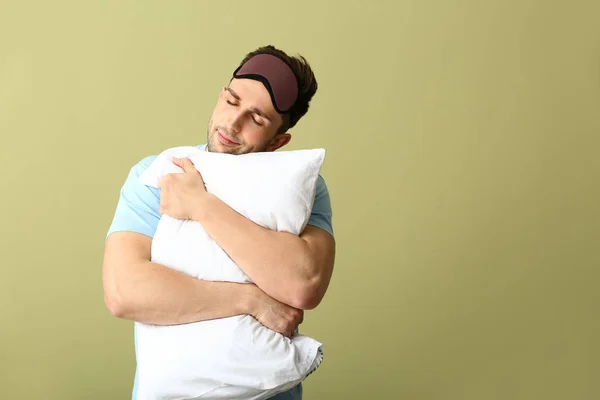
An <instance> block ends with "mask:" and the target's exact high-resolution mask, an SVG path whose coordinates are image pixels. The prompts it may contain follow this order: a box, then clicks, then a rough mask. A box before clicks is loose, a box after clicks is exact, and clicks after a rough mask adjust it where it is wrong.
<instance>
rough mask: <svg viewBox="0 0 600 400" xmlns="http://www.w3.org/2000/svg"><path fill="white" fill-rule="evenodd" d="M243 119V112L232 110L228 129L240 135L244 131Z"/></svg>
mask: <svg viewBox="0 0 600 400" xmlns="http://www.w3.org/2000/svg"><path fill="white" fill-rule="evenodd" d="M242 118H243V114H242V112H240V111H238V110H232V111H231V113H230V114H229V117H228V118H227V125H229V126H228V128H229V129H231V130H232V131H234V132H235V133H238V132H239V131H240V130H241V129H242Z"/></svg>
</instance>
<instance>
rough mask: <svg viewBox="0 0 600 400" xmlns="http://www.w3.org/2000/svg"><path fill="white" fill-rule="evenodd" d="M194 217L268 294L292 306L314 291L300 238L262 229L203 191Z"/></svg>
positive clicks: (309, 263)
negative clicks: (203, 197) (201, 201)
mask: <svg viewBox="0 0 600 400" xmlns="http://www.w3.org/2000/svg"><path fill="white" fill-rule="evenodd" d="M194 219H196V220H197V221H199V222H200V223H201V224H202V226H203V227H204V229H205V230H206V231H207V233H208V234H209V235H210V236H211V237H212V238H213V240H215V241H216V242H217V243H218V244H219V246H221V248H223V250H224V251H225V252H226V253H227V254H228V255H229V257H231V259H232V260H234V261H235V263H236V264H237V265H238V266H239V267H240V268H241V269H242V270H243V271H244V272H245V273H246V274H247V275H248V276H249V277H250V279H252V281H253V282H254V283H256V285H257V286H258V287H259V288H260V289H262V290H263V291H264V292H265V293H267V294H268V295H269V296H271V297H273V298H275V299H277V300H279V301H281V302H283V303H286V304H289V305H291V306H293V307H296V308H302V309H306V308H310V307H307V304H306V301H305V299H306V298H307V297H308V296H309V294H307V293H309V292H311V291H315V290H316V289H315V287H316V283H315V279H317V277H318V276H317V275H318V274H317V271H316V268H315V266H314V263H313V260H312V259H311V257H310V248H309V246H308V244H307V243H306V242H305V241H304V240H303V239H302V238H300V237H298V236H296V235H293V234H290V233H285V232H276V231H272V230H269V229H265V228H263V227H262V226H260V225H258V224H256V223H254V222H252V221H250V220H248V219H247V218H245V217H244V216H242V215H240V214H238V213H237V212H236V211H235V210H233V209H232V208H230V207H229V206H228V205H227V204H225V203H224V202H222V201H221V200H220V199H218V198H217V197H215V196H212V195H211V194H207V196H206V197H205V199H204V201H203V204H202V205H200V206H199V207H198V213H197V215H196V216H194Z"/></svg>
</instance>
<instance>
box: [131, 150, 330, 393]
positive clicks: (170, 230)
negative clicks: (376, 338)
mask: <svg viewBox="0 0 600 400" xmlns="http://www.w3.org/2000/svg"><path fill="white" fill-rule="evenodd" d="M324 156H325V150H324V149H308V150H292V151H280V152H268V153H250V154H244V155H230V154H222V153H211V152H206V151H202V150H199V149H198V148H196V147H191V146H183V147H174V148H170V149H168V150H165V151H164V152H162V153H161V154H159V155H158V156H157V157H156V159H155V160H154V161H153V163H152V164H151V165H150V166H149V167H148V168H147V169H146V170H145V171H144V172H143V173H142V174H141V176H140V177H139V180H140V182H142V183H143V184H145V185H148V186H152V187H157V184H158V182H159V180H160V179H161V178H162V177H163V176H164V175H165V174H168V173H182V172H183V171H182V169H181V168H179V167H177V166H176V165H175V164H173V162H172V158H173V157H181V158H184V157H188V158H190V160H191V161H192V163H193V164H194V166H195V167H196V169H197V170H198V171H200V173H201V175H202V178H203V179H204V182H205V186H206V189H207V191H208V192H210V193H213V194H214V195H215V196H217V197H218V198H219V199H221V200H222V201H223V202H225V203H226V204H228V205H229V206H230V207H231V208H233V209H234V210H235V211H237V212H238V213H240V214H241V215H243V216H245V217H246V218H248V219H250V220H251V221H253V222H255V223H257V224H259V225H261V226H263V227H265V228H268V229H271V230H276V231H281V232H289V233H292V234H295V235H299V234H300V233H301V232H302V230H303V229H304V227H305V226H306V224H307V222H308V219H309V217H310V214H311V210H312V206H313V202H314V197H315V190H316V182H317V178H318V175H319V171H320V168H321V165H322V163H323V161H324ZM151 257H152V261H153V262H156V263H159V264H162V265H165V266H167V267H169V268H172V269H175V270H178V271H181V272H183V273H186V274H188V275H190V276H193V277H195V278H197V279H202V280H209V281H228V282H238V283H250V282H251V280H250V279H249V278H248V276H247V275H246V274H245V273H244V272H243V271H242V270H241V269H240V268H239V267H238V266H237V265H236V264H235V262H233V260H231V259H230V258H229V256H228V255H227V254H226V253H225V252H224V251H223V250H222V249H221V247H220V246H219V245H218V244H217V243H216V242H215V241H214V240H213V239H212V238H210V237H209V236H208V234H207V233H206V231H205V230H204V228H203V227H202V226H201V225H200V223H198V222H196V221H191V220H179V219H175V218H172V217H170V216H168V215H162V217H161V219H160V221H159V224H158V227H157V230H156V233H155V236H154V238H153V240H152V256H151ZM274 267H275V266H274ZM135 325H136V327H135V328H136V341H137V354H136V358H137V368H138V390H137V395H138V400H147V399H153V400H154V399H191V398H194V399H246V400H250V399H252V400H256V399H267V398H269V397H272V396H274V395H275V394H277V393H280V392H283V391H286V390H289V389H291V388H293V387H294V386H296V385H297V384H299V383H300V382H302V381H303V380H304V379H305V378H306V377H307V376H308V375H310V374H311V373H312V372H314V371H315V370H316V369H317V368H318V366H319V365H320V363H321V362H322V360H323V345H322V343H320V342H318V341H316V340H314V339H312V338H310V337H307V336H305V335H296V336H294V337H292V338H291V339H290V338H286V337H285V336H283V335H281V334H279V333H277V332H275V331H273V330H271V329H268V328H266V327H265V326H263V325H261V324H260V323H259V322H258V321H257V320H256V319H254V318H253V317H252V316H249V315H241V316H234V317H229V318H221V319H215V320H209V321H202V322H195V323H190V324H182V325H171V326H159V325H151V324H144V323H138V322H136V323H135Z"/></svg>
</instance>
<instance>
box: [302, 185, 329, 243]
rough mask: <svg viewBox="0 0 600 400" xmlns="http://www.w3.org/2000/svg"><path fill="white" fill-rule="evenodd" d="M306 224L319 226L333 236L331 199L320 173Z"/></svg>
mask: <svg viewBox="0 0 600 400" xmlns="http://www.w3.org/2000/svg"><path fill="white" fill-rule="evenodd" d="M308 225H313V226H316V227H317V228H321V229H323V230H325V231H327V232H329V234H331V236H333V221H332V211H331V199H330V197H329V190H328V189H327V185H326V184H325V180H324V179H323V177H322V176H321V175H319V178H318V179H317V190H316V193H315V202H314V204H313V209H312V213H311V215H310V219H309V220H308Z"/></svg>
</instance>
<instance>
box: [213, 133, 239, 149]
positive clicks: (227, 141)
mask: <svg viewBox="0 0 600 400" xmlns="http://www.w3.org/2000/svg"><path fill="white" fill-rule="evenodd" d="M217 136H218V138H219V142H221V143H223V144H224V145H226V146H235V145H238V144H239V143H238V142H235V141H233V140H231V139H229V138H228V137H227V136H225V135H224V134H223V133H221V131H219V130H218V129H217Z"/></svg>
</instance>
